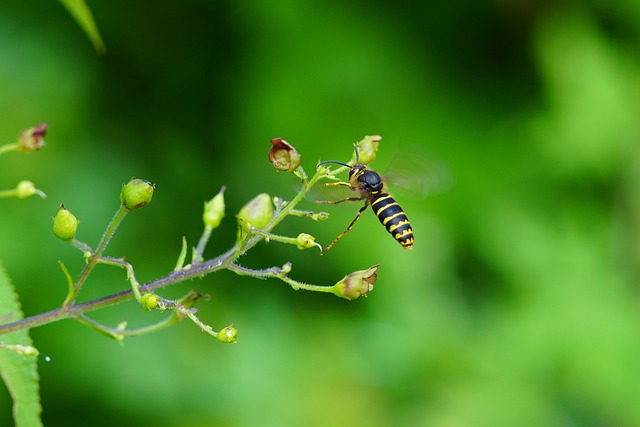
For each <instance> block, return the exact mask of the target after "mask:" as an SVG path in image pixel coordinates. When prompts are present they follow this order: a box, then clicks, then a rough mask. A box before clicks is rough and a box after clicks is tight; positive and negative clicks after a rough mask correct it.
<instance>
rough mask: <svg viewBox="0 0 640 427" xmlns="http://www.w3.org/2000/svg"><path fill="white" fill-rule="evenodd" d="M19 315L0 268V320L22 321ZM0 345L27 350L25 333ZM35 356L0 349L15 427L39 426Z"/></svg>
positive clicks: (11, 336)
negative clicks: (25, 348)
mask: <svg viewBox="0 0 640 427" xmlns="http://www.w3.org/2000/svg"><path fill="white" fill-rule="evenodd" d="M22 317H23V314H22V310H21V308H20V303H19V302H18V296H17V295H16V293H15V290H14V288H13V285H12V284H11V281H10V280H9V276H7V273H6V271H5V270H4V268H3V267H2V265H0V319H8V318H10V320H11V321H14V320H19V319H22ZM0 343H3V344H7V345H16V344H18V345H25V346H31V345H32V342H31V337H30V336H29V331H28V330H22V331H16V332H11V333H9V334H5V335H0ZM37 362H38V360H37V357H36V356H21V355H19V354H18V353H16V352H15V351H13V350H10V349H8V348H2V347H0V374H1V375H2V379H3V380H4V382H5V384H6V385H7V388H8V389H9V393H10V394H11V397H12V398H13V418H14V420H15V424H16V427H37V426H42V421H41V420H40V413H41V412H42V406H40V381H39V380H40V377H39V376H38V365H37Z"/></svg>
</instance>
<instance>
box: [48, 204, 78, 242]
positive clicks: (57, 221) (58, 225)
mask: <svg viewBox="0 0 640 427" xmlns="http://www.w3.org/2000/svg"><path fill="white" fill-rule="evenodd" d="M78 224H80V221H79V220H78V218H76V217H75V215H73V214H72V213H71V212H69V210H67V209H65V207H64V205H60V209H59V210H58V213H57V214H56V216H55V217H54V218H53V234H54V235H55V236H56V237H57V238H58V239H61V240H64V241H70V240H73V238H74V237H76V231H78Z"/></svg>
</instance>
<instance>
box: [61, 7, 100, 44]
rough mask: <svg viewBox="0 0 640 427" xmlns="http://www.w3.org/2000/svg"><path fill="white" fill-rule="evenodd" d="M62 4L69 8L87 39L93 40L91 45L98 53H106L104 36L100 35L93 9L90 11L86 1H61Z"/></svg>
mask: <svg viewBox="0 0 640 427" xmlns="http://www.w3.org/2000/svg"><path fill="white" fill-rule="evenodd" d="M60 2H61V3H62V4H63V5H64V7H66V8H67V10H68V11H69V13H71V15H72V16H73V18H74V19H75V20H76V22H77V23H78V25H80V27H81V28H82V30H83V31H84V32H85V34H86V35H87V37H89V40H91V43H93V46H94V47H95V48H96V50H97V51H98V53H104V51H105V50H106V47H105V45H104V42H103V41H102V36H101V35H100V31H98V26H97V25H96V23H95V21H94V20H93V14H92V13H91V9H89V6H87V4H86V3H85V2H84V0H60Z"/></svg>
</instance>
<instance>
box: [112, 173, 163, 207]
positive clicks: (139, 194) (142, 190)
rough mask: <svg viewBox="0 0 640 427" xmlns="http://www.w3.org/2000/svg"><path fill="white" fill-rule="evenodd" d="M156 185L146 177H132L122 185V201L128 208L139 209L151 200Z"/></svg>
mask: <svg viewBox="0 0 640 427" xmlns="http://www.w3.org/2000/svg"><path fill="white" fill-rule="evenodd" d="M155 188H156V187H155V185H153V184H152V183H150V182H149V181H145V180H144V179H132V180H131V181H129V182H128V183H126V184H125V185H123V186H122V191H121V192H120V202H121V203H122V206H124V207H125V209H127V210H129V211H130V210H133V209H139V208H142V207H144V206H146V205H147V204H149V203H150V202H151V198H152V197H153V190H154V189H155Z"/></svg>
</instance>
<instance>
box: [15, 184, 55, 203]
mask: <svg viewBox="0 0 640 427" xmlns="http://www.w3.org/2000/svg"><path fill="white" fill-rule="evenodd" d="M34 194H37V195H38V196H40V197H42V198H45V197H47V195H46V194H44V192H42V191H41V190H38V189H37V188H36V186H35V185H34V184H33V182H31V181H20V182H19V183H18V185H17V187H16V196H17V197H18V199H26V198H27V197H31V196H33V195H34Z"/></svg>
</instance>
